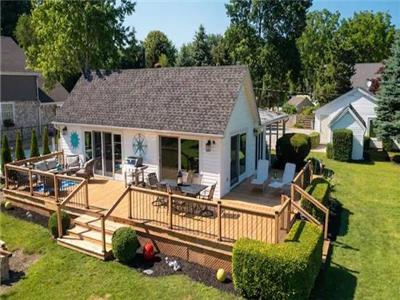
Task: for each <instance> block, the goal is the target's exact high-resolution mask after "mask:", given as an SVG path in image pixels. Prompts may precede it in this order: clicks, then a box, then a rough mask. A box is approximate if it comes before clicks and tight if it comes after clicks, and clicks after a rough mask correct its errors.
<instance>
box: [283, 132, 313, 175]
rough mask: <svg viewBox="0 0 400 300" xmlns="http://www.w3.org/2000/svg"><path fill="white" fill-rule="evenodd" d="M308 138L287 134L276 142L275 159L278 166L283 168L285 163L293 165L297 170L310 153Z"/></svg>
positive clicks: (300, 134)
mask: <svg viewBox="0 0 400 300" xmlns="http://www.w3.org/2000/svg"><path fill="white" fill-rule="evenodd" d="M310 149H311V142H310V137H309V136H308V135H306V134H302V133H287V134H284V135H283V136H281V137H280V138H279V139H278V140H277V142H276V157H277V159H278V165H279V166H281V167H283V166H284V165H285V164H286V163H287V162H291V163H295V164H296V166H297V167H298V168H301V167H302V166H303V164H304V159H305V158H306V157H307V155H308V154H309V153H310Z"/></svg>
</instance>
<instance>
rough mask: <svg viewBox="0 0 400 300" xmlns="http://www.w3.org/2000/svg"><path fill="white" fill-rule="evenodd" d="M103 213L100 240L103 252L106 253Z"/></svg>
mask: <svg viewBox="0 0 400 300" xmlns="http://www.w3.org/2000/svg"><path fill="white" fill-rule="evenodd" d="M105 223H106V222H105V219H104V215H101V241H102V245H103V253H104V254H106V251H107V249H106V224H105Z"/></svg>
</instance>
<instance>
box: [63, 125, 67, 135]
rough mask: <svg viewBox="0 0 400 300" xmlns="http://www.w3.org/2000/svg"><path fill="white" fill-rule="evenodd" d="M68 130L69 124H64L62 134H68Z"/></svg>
mask: <svg viewBox="0 0 400 300" xmlns="http://www.w3.org/2000/svg"><path fill="white" fill-rule="evenodd" d="M67 131H68V129H67V126H64V128H63V129H62V134H63V135H66V134H67Z"/></svg>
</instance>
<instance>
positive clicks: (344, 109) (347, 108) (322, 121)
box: [315, 88, 379, 146]
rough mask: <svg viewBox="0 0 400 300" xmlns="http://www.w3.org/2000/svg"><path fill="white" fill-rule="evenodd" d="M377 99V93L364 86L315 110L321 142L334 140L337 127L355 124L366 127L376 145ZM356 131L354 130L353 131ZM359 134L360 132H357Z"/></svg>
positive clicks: (316, 124) (350, 126)
mask: <svg viewBox="0 0 400 300" xmlns="http://www.w3.org/2000/svg"><path fill="white" fill-rule="evenodd" d="M376 105H377V99H376V97H375V95H373V94H372V93H370V92H368V91H366V90H365V89H363V88H353V89H352V90H350V91H349V92H347V93H345V94H344V95H341V96H340V97H338V98H336V99H335V100H333V101H331V102H329V103H328V104H326V105H324V106H322V107H321V108H319V109H317V110H316V111H315V130H316V131H318V132H319V133H320V135H321V143H322V144H327V143H329V142H331V141H332V131H333V129H336V128H350V129H353V128H354V127H352V126H353V125H354V126H356V127H357V130H361V128H358V127H364V134H363V135H368V136H369V137H371V141H372V143H374V144H375V145H376V146H379V145H378V141H377V140H376V138H375V132H374V124H373V122H374V120H375V118H376V113H375V107H376ZM353 133H354V131H353ZM357 134H359V132H357Z"/></svg>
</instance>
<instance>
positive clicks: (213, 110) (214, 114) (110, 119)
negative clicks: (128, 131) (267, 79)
mask: <svg viewBox="0 0 400 300" xmlns="http://www.w3.org/2000/svg"><path fill="white" fill-rule="evenodd" d="M246 77H247V78H250V75H249V71H248V68H247V67H246V66H217V67H184V68H155V69H132V70H119V71H114V72H112V73H109V74H106V73H101V72H92V73H91V74H90V75H89V76H88V79H86V78H85V77H83V76H82V77H81V78H80V79H79V81H78V82H77V83H76V85H75V88H74V89H73V90H72V92H71V94H70V96H69V97H68V99H67V100H66V102H65V104H64V105H63V106H62V108H61V109H60V111H59V113H58V114H57V118H56V122H58V123H72V124H88V125H101V126H114V127H125V128H138V129H139V128H140V129H150V130H167V131H175V132H177V131H178V132H188V133H200V134H216V135H223V134H224V131H225V128H226V126H227V124H228V121H229V119H230V116H231V113H232V110H233V107H234V105H235V103H236V100H237V98H238V94H239V91H240V89H241V87H242V83H243V82H244V80H245V78H246ZM254 105H255V103H254Z"/></svg>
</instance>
